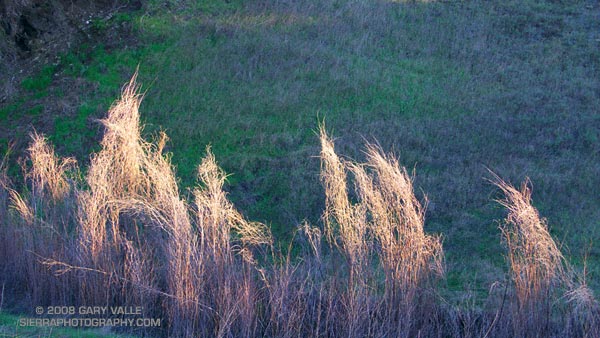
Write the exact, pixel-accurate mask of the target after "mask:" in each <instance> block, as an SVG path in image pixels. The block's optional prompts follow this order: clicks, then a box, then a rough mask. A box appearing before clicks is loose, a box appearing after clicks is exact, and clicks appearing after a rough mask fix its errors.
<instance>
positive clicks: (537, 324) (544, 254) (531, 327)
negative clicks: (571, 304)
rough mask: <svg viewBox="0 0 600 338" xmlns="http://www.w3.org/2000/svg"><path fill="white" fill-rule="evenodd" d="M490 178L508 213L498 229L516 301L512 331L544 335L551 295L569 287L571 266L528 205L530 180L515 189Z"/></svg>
mask: <svg viewBox="0 0 600 338" xmlns="http://www.w3.org/2000/svg"><path fill="white" fill-rule="evenodd" d="M492 175H493V179H492V182H493V183H494V184H495V185H496V186H497V187H499V188H500V189H501V190H502V192H503V193H504V199H502V200H499V201H498V202H499V203H500V204H501V205H503V206H504V207H506V209H507V210H508V216H507V218H506V220H505V222H504V224H502V225H501V227H500V229H501V231H502V234H503V237H504V241H505V243H506V246H507V248H508V256H507V257H508V262H509V265H510V270H511V278H512V281H513V284H514V288H515V294H516V298H517V314H516V316H515V318H514V325H515V329H516V330H517V333H518V334H520V335H527V336H530V335H532V334H533V335H537V334H540V333H541V334H546V333H547V332H548V330H549V329H550V328H549V325H550V320H551V314H552V300H553V292H555V291H556V289H557V288H559V287H561V286H563V287H564V286H566V287H569V286H571V285H572V284H571V281H572V279H571V276H570V271H569V270H570V267H569V266H568V263H567V262H566V260H565V258H564V256H563V254H562V253H561V251H560V249H559V248H558V245H557V244H556V242H555V241H554V239H552V236H551V235H550V233H549V231H548V225H547V222H546V220H545V219H543V218H541V217H540V215H539V213H538V211H537V210H536V209H535V207H533V205H532V204H531V188H530V187H529V185H530V182H529V180H528V179H527V180H525V181H524V182H523V183H522V185H521V188H520V189H517V188H515V187H513V186H512V185H510V184H508V183H506V182H505V181H503V180H502V179H501V178H500V177H499V176H497V175H496V174H493V173H492ZM544 332H546V333H544Z"/></svg>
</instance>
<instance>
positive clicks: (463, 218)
mask: <svg viewBox="0 0 600 338" xmlns="http://www.w3.org/2000/svg"><path fill="white" fill-rule="evenodd" d="M153 6H154V9H150V10H149V11H148V13H146V14H145V15H139V16H132V17H121V18H117V19H116V20H129V21H131V22H133V23H134V25H135V26H136V27H137V30H136V31H137V34H138V35H139V39H140V44H138V45H136V46H135V47H133V48H131V47H130V48H122V49H116V50H110V51H107V50H105V49H104V48H103V47H102V46H84V47H81V48H79V50H78V51H75V52H73V53H71V54H69V55H67V56H65V57H63V58H62V60H61V62H60V63H59V64H58V65H56V66H51V67H49V68H46V69H44V70H43V71H42V72H41V73H40V75H39V78H36V79H33V81H31V82H24V83H23V87H24V88H25V90H26V93H27V94H26V96H25V98H23V99H22V101H21V102H19V101H18V100H17V102H14V103H12V104H11V105H7V106H4V107H0V108H1V109H0V119H2V121H3V122H2V123H6V126H8V128H7V129H9V130H13V129H14V130H17V131H18V132H15V133H11V134H9V135H6V136H4V135H0V137H1V138H3V139H4V141H3V142H7V139H9V138H13V137H16V138H21V139H22V138H23V135H25V134H26V130H27V128H25V127H24V125H26V124H32V125H33V126H35V127H36V128H38V129H42V130H46V131H48V132H50V133H51V136H52V139H53V142H55V143H56V144H57V145H58V148H59V150H60V151H61V153H62V154H65V155H67V154H74V155H76V156H78V157H79V158H80V159H85V158H86V153H87V152H88V151H90V150H93V149H94V148H93V146H92V145H93V141H94V140H95V138H96V137H97V134H98V132H99V129H98V124H97V123H94V122H93V118H99V117H102V115H103V113H104V111H105V109H106V108H107V107H108V105H109V104H110V102H111V101H112V100H113V99H114V98H116V97H117V93H118V89H119V87H120V85H121V83H123V82H124V81H125V80H126V79H127V78H128V77H129V76H130V75H131V73H132V72H133V70H134V68H135V66H136V65H137V64H138V63H139V64H140V72H141V74H140V78H141V81H142V82H143V83H144V84H145V85H146V88H147V98H146V100H145V101H144V103H143V105H142V116H143V118H144V119H145V120H146V122H147V123H148V125H147V129H146V130H147V131H148V133H152V132H155V131H157V130H159V129H165V130H166V131H167V133H168V134H169V136H170V137H171V143H170V145H169V149H168V150H169V151H171V152H172V153H173V159H174V162H175V163H176V164H177V165H178V173H179V176H180V177H181V179H182V181H183V183H184V184H186V185H190V184H191V183H192V182H193V180H194V170H195V169H194V168H195V166H196V165H197V164H198V162H199V158H200V155H201V154H202V151H203V149H204V147H205V145H206V144H209V143H210V144H212V145H213V150H214V153H215V155H216V157H217V159H218V161H219V162H220V164H221V165H222V166H223V167H224V169H225V170H226V171H227V172H229V173H232V176H231V177H230V183H231V184H230V187H229V189H230V192H231V197H232V199H233V200H234V202H235V203H236V206H237V207H238V208H239V209H241V210H244V211H245V212H246V213H247V215H248V216H249V217H250V218H251V219H255V220H260V221H265V222H269V223H270V224H272V226H273V228H274V230H275V233H276V234H278V235H279V236H280V237H282V236H285V235H286V234H289V233H290V232H291V230H292V229H293V227H294V226H295V225H296V224H298V223H299V222H301V221H302V220H303V219H305V218H306V219H308V220H310V221H311V222H312V223H317V222H318V221H319V215H320V213H321V211H322V208H323V203H324V202H323V200H324V198H323V192H322V188H321V186H320V184H319V179H318V172H319V161H318V159H317V158H315V156H316V155H317V154H318V141H317V137H316V136H315V132H314V130H315V128H316V125H317V121H318V120H319V119H321V118H324V119H325V120H326V123H327V126H328V128H329V129H332V130H333V131H334V135H336V136H338V137H339V139H337V141H336V144H337V145H338V149H339V152H340V153H341V154H345V155H347V156H349V157H352V158H356V159H362V158H363V155H362V149H361V148H360V147H361V145H362V144H363V139H364V138H366V139H367V140H373V139H377V140H379V142H380V143H381V145H382V146H383V148H384V149H386V150H393V151H394V152H395V153H397V154H398V155H399V157H400V160H401V161H402V163H403V164H404V165H406V166H408V167H413V166H414V167H415V168H416V174H417V176H416V181H415V185H416V186H417V187H420V188H421V189H422V190H423V191H424V192H426V194H427V196H428V197H429V200H430V207H429V210H428V213H427V220H426V221H427V225H426V227H427V229H426V230H427V231H435V232H441V233H443V235H444V238H445V240H444V246H445V249H446V252H447V258H448V263H449V269H448V270H449V279H448V282H449V286H450V287H451V288H456V289H459V288H462V283H468V282H471V281H472V280H473V279H476V281H477V282H476V285H479V286H481V287H483V288H486V287H487V286H488V285H489V284H488V283H489V282H490V281H492V280H496V279H499V278H501V277H500V276H499V273H501V272H502V271H505V270H506V268H505V263H504V261H503V259H502V255H503V253H504V251H503V248H502V246H501V244H500V235H499V231H498V230H497V225H498V224H497V223H495V221H494V220H497V219H500V218H501V217H502V216H503V211H502V210H501V209H500V207H499V206H498V205H497V204H496V203H495V202H493V198H495V197H496V196H497V195H496V193H495V189H494V188H493V187H492V186H491V185H490V184H488V183H487V182H486V181H485V180H484V179H483V178H484V177H487V176H488V175H487V173H486V167H489V168H491V169H493V170H494V171H496V172H497V173H499V174H500V175H501V176H504V177H506V178H507V179H509V180H511V181H513V182H519V181H521V180H522V179H523V177H524V176H530V177H531V179H532V181H533V182H534V184H535V186H534V203H535V204H536V206H537V207H538V208H539V209H540V212H541V213H542V214H543V215H544V216H546V217H548V219H549V224H550V227H551V231H552V233H553V234H554V235H555V237H557V238H558V239H559V240H562V241H564V242H565V244H566V245H567V246H568V247H569V248H570V249H571V252H572V254H573V256H574V257H575V259H580V258H581V257H582V253H583V248H584V247H587V246H588V245H589V244H590V243H594V242H596V241H597V240H599V239H600V232H599V230H598V229H599V225H600V224H599V223H600V211H599V210H600V209H598V205H600V196H599V195H598V194H597V192H596V191H595V187H598V186H599V185H600V139H599V138H600V132H599V130H600V118H599V115H598V107H599V106H600V94H599V93H600V86H599V82H598V79H599V78H600V49H599V48H598V46H599V44H600V42H599V40H598V39H600V34H599V32H600V20H598V16H599V14H598V13H599V8H598V7H597V4H595V5H594V3H593V2H591V1H575V2H567V1H565V2H564V3H561V2H560V1H552V2H551V1H548V2H539V1H516V0H515V1H491V2H490V1H469V2H457V3H435V2H431V3H418V2H417V3H408V4H405V3H392V2H384V1H371V2H360V1H335V0H322V1H319V2H314V1H310V2H305V4H300V3H297V2H289V3H288V2H278V3H277V4H273V3H270V2H263V1H250V2H248V3H247V4H246V5H244V6H242V5H240V4H239V3H236V2H232V3H224V2H220V1H200V2H197V3H196V4H195V5H188V6H186V5H181V2H180V3H179V5H177V4H175V5H172V6H171V7H170V9H169V10H167V9H165V8H162V7H160V6H159V5H153ZM177 6H184V7H183V8H178V7H177ZM109 24H116V23H114V22H113V23H109ZM101 28H102V27H99V29H101ZM55 72H56V73H58V74H60V77H61V78H65V79H81V80H82V81H83V83H84V84H85V86H87V87H86V88H89V90H88V91H81V94H78V95H79V98H78V99H77V100H76V101H75V102H68V104H70V105H74V106H76V108H75V109H74V110H73V113H71V114H69V115H65V114H64V113H63V112H61V111H45V110H44V111H43V112H44V114H40V112H41V110H40V109H41V108H36V107H37V106H35V105H33V104H32V103H29V104H28V105H25V104H23V102H24V101H25V100H27V102H30V101H31V102H35V100H36V99H37V97H40V99H43V98H45V97H55V96H58V99H60V95H61V92H60V91H58V92H57V90H55V89H53V88H54V87H53V86H52V84H53V83H55V82H56V81H57V80H55V79H52V78H51V79H50V80H49V81H47V78H48V76H49V74H52V73H55ZM44 83H47V84H44ZM85 86H84V87H85ZM67 97H69V96H68V95H67ZM32 105H33V106H32ZM24 107H26V108H24ZM36 112H37V113H36ZM16 113H18V114H17V115H19V116H25V117H18V116H15V114H16ZM40 115H42V116H44V118H43V119H42V118H40V117H39V116H40ZM49 117H50V120H51V123H48V122H47V121H48V118H49ZM36 121H37V122H36ZM44 121H46V122H45V123H42V122H44ZM599 250H600V249H599V248H598V247H597V245H596V246H592V247H591V249H590V252H589V254H590V255H589V260H590V263H592V266H591V272H590V273H591V274H592V275H591V276H590V280H591V281H593V280H594V279H596V280H597V278H594V277H597V276H598V273H599V271H598V268H599V266H598V264H594V261H598V256H599V255H600V251H599ZM595 286H596V287H598V285H595Z"/></svg>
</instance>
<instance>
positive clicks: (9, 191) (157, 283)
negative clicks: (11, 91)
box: [0, 76, 600, 337]
mask: <svg viewBox="0 0 600 338" xmlns="http://www.w3.org/2000/svg"><path fill="white" fill-rule="evenodd" d="M140 100H141V96H140V95H139V94H138V87H137V85H136V82H135V76H134V77H133V78H132V80H131V82H130V83H129V84H127V85H126V86H125V87H124V89H123V93H122V97H121V99H120V100H119V101H117V102H116V103H115V104H114V105H113V106H112V107H111V109H110V110H109V112H108V115H107V117H106V118H105V119H104V120H102V121H101V122H102V124H103V125H104V127H105V134H104V138H103V139H102V142H101V150H100V151H99V152H98V153H96V154H94V155H93V156H92V158H91V161H90V165H89V167H88V168H87V171H86V172H85V175H83V174H81V173H80V172H79V169H78V167H77V165H76V163H75V161H74V160H72V159H61V158H59V157H58V156H56V154H55V153H54V150H53V148H52V146H50V145H49V144H48V142H47V141H46V139H45V138H44V137H43V136H41V135H38V134H35V133H34V134H33V135H32V143H31V146H30V148H29V154H28V160H27V161H25V162H24V163H23V168H24V178H25V183H26V184H25V185H24V186H23V187H24V189H23V190H22V191H21V192H17V191H16V190H15V188H14V187H13V185H12V183H11V182H10V179H9V178H8V176H7V175H6V173H5V166H4V162H3V165H2V171H1V172H0V187H1V189H0V202H1V203H2V207H1V208H0V215H1V216H2V218H1V223H0V226H1V228H0V236H1V237H0V242H1V243H2V245H1V246H0V258H1V260H0V269H2V270H1V271H2V274H1V276H2V279H1V280H0V283H2V284H3V285H6V286H7V290H8V291H7V292H6V294H7V295H8V296H7V299H8V303H9V305H10V307H11V308H13V309H15V310H26V311H30V310H31V309H30V307H31V306H32V305H56V304H68V305H71V304H72V305H89V304H109V305H119V306H123V305H135V306H143V307H144V309H145V312H146V313H145V315H146V316H154V317H160V318H163V319H164V323H165V326H164V327H161V328H158V329H154V330H148V331H146V332H140V333H148V334H154V335H162V336H166V335H169V336H182V337H183V336H185V337H198V336H201V337H257V336H267V337H297V336H311V337H337V336H348V337H392V336H394V337H417V336H421V337H422V336H428V337H467V336H469V337H470V336H475V337H479V336H482V337H483V336H488V337H489V336H496V337H512V336H557V337H558V336H561V337H565V336H567V337H571V336H572V337H579V336H582V337H583V336H586V337H594V336H598V334H599V332H600V330H599V325H600V322H599V314H598V311H599V310H598V303H597V302H596V300H595V299H594V296H593V294H592V291H591V289H589V288H588V287H587V284H586V282H585V271H584V273H583V274H582V277H581V278H580V279H579V280H578V281H577V282H575V279H576V278H575V276H576V273H575V272H574V271H575V270H574V269H573V268H572V267H571V266H570V265H569V264H568V263H567V261H566V259H565V257H564V256H563V255H562V253H561V251H560V249H559V246H558V245H557V244H556V242H555V241H554V240H553V238H552V236H551V235H550V233H549V231H548V226H547V224H546V222H545V220H543V219H542V218H540V216H539V214H538V212H537V210H536V209H535V208H534V207H533V206H532V204H531V189H530V188H528V187H527V184H524V185H523V187H522V188H521V189H520V190H519V189H515V188H514V187H512V186H511V185H509V184H507V183H505V182H504V181H502V180H501V179H500V178H499V177H497V176H494V182H495V183H496V185H497V186H498V187H499V188H500V189H501V190H502V192H503V193H504V195H505V199H503V200H501V203H502V205H504V206H505V207H506V208H507V209H508V212H509V213H508V217H507V219H506V222H505V223H504V224H503V225H502V227H501V230H502V233H503V235H504V240H505V243H506V246H507V249H508V255H507V258H508V262H509V267H510V276H511V280H512V286H510V287H509V285H506V290H510V292H505V294H504V296H503V297H504V298H503V299H502V300H501V302H497V301H494V300H491V301H488V302H486V304H487V305H489V304H498V303H500V304H502V305H500V308H490V307H489V306H487V305H484V306H481V307H471V308H466V307H457V306H453V305H450V303H449V302H448V301H446V300H445V299H444V298H443V297H442V296H440V294H439V293H438V292H437V291H436V289H437V288H438V287H439V285H438V284H439V283H438V281H439V280H440V279H443V277H444V270H445V267H444V254H443V249H442V239H441V236H438V235H430V234H427V233H426V231H425V208H426V205H427V203H426V200H425V201H424V202H423V201H421V200H420V199H419V198H417V197H416V196H415V193H414V188H413V181H412V177H411V176H410V175H409V173H408V171H407V170H406V169H405V168H404V167H402V166H401V165H400V162H399V161H398V159H397V158H396V157H394V156H391V155H388V154H385V153H384V152H383V151H382V149H381V148H379V147H377V146H374V145H367V147H366V150H365V154H366V162H365V163H357V162H355V161H349V160H346V159H343V158H340V157H339V156H338V155H337V154H336V152H335V149H334V142H333V140H332V139H331V138H330V137H329V136H328V135H327V133H326V131H325V128H324V127H321V130H320V141H321V156H320V157H321V179H322V183H323V186H324V188H325V196H326V199H325V211H324V214H323V217H322V220H323V222H322V223H323V228H322V229H321V228H319V227H315V226H311V225H309V224H308V223H304V224H303V225H301V226H300V227H299V228H298V232H297V237H296V241H295V242H292V243H290V246H289V247H288V248H287V254H284V253H283V250H280V249H279V248H278V246H277V245H276V243H275V241H274V239H273V236H272V235H271V232H270V229H269V228H268V227H267V226H266V225H264V224H261V223H256V222H250V221H248V220H246V219H245V218H244V217H243V215H242V214H241V213H240V212H239V211H237V210H236V209H235V207H234V206H233V205H232V203H231V202H230V201H229V200H228V199H227V195H226V193H225V191H224V190H223V186H224V184H225V182H226V177H227V176H226V174H225V172H224V171H223V170H222V169H221V168H220V167H219V166H218V164H217V161H216V159H215V157H214V156H213V155H212V153H211V151H210V148H207V150H206V156H205V157H204V158H203V159H202V161H201V164H200V165H199V166H198V171H197V174H198V185H197V187H196V188H195V189H193V191H192V195H193V198H189V199H188V198H184V197H183V196H182V193H181V192H180V191H179V187H178V183H177V178H176V176H175V174H174V168H173V166H172V165H171V162H170V159H169V156H167V155H165V154H163V150H164V146H165V144H166V142H167V139H166V136H165V135H164V134H160V135H159V136H158V137H157V141H156V142H154V143H151V142H147V141H145V140H144V139H143V138H142V137H141V134H142V126H141V124H140V114H139V111H138V108H139V105H140ZM349 182H353V183H354V184H353V186H354V190H350V188H349ZM323 240H326V241H327V243H329V246H327V245H322V241H323ZM294 245H296V247H295V248H294V247H293V246H294ZM563 292H564V295H563V294H561V293H563ZM489 297H490V298H493V297H495V295H494V294H490V296H489ZM507 298H508V299H507ZM505 303H507V304H509V306H508V307H507V308H508V310H507V309H505V308H504V307H505V306H504V304H505Z"/></svg>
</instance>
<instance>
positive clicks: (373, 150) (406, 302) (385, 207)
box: [320, 126, 444, 335]
mask: <svg viewBox="0 0 600 338" xmlns="http://www.w3.org/2000/svg"><path fill="white" fill-rule="evenodd" d="M320 138H321V161H322V169H321V177H322V181H323V184H324V187H325V196H326V203H325V206H326V209H325V213H324V223H325V234H326V235H327V238H328V239H329V241H330V242H331V243H333V244H335V246H336V247H338V248H339V249H340V251H341V252H342V254H343V255H344V257H345V258H346V260H347V262H348V265H349V269H350V272H349V275H350V282H351V283H352V282H355V281H357V280H360V281H361V282H363V283H366V282H367V280H366V279H367V275H366V274H365V271H366V270H367V269H368V267H367V263H368V262H369V257H370V255H371V253H373V252H376V253H377V256H378V257H379V261H380V263H381V267H382V269H383V272H384V275H385V288H384V293H385V296H384V305H383V306H382V308H383V309H385V312H386V313H385V318H387V319H386V321H388V323H387V324H388V325H390V324H391V323H394V324H393V325H394V326H395V327H394V328H393V331H392V332H398V333H399V334H401V335H410V334H411V333H412V332H411V328H412V327H413V326H414V324H415V322H416V321H415V313H414V312H415V310H416V307H417V304H418V303H423V300H419V301H417V298H418V297H419V296H422V295H423V293H422V292H421V291H422V290H423V289H424V287H425V286H426V285H427V281H428V280H429V279H430V277H432V276H433V275H440V276H441V275H443V273H444V269H443V250H442V244H441V239H440V238H439V237H436V236H430V235H427V234H425V231H424V228H423V226H424V208H423V207H422V205H421V203H420V202H419V201H418V199H417V198H416V197H415V195H414V191H413V187H412V181H411V179H410V177H409V176H408V173H407V171H406V169H405V168H403V167H402V166H400V164H399V163H398V161H397V160H396V158H394V157H392V156H387V155H385V154H383V152H382V151H381V149H379V148H378V147H376V146H374V145H370V144H369V145H367V151H366V155H367V163H365V164H358V163H354V162H349V161H343V160H341V159H340V158H339V157H338V156H337V155H336V154H335V151H334V146H333V141H332V140H331V139H330V138H329V137H328V136H327V134H326V132H325V129H324V127H323V126H322V127H321V130H320ZM347 172H351V173H352V174H353V175H354V179H355V187H356V191H357V195H358V198H359V201H358V202H357V203H354V204H352V203H351V202H350V199H349V197H348V191H347ZM356 276H360V278H357V277H356ZM349 292H350V293H351V294H350V299H353V300H354V301H355V302H357V304H356V305H357V306H359V307H360V306H366V305H368V301H367V299H366V298H368V297H367V296H368V295H366V294H359V293H360V292H361V290H360V289H349ZM359 304H360V305H359ZM356 312H357V313H360V311H356ZM351 319H357V320H358V319H359V317H357V316H354V317H352V318H351ZM351 322H352V321H351ZM387 334H391V333H390V332H388V333H387Z"/></svg>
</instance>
